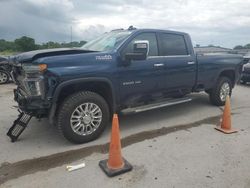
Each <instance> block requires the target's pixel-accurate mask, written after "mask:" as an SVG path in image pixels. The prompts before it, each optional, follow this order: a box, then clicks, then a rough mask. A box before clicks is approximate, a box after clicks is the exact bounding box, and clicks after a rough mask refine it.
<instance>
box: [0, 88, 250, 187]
mask: <svg viewBox="0 0 250 188" xmlns="http://www.w3.org/2000/svg"><path fill="white" fill-rule="evenodd" d="M14 87H15V86H14V84H7V85H1V86H0V104H1V105H0V163H1V167H0V187H25V188H26V187H192V188H193V187H250V171H249V169H250V162H249V160H248V158H249V156H250V136H249V135H250V134H249V133H250V123H249V122H250V116H249V112H250V86H242V85H239V86H236V88H235V89H234V91H233V96H232V100H231V105H232V106H231V107H232V123H233V127H234V128H236V129H238V130H239V132H238V133H235V134H232V135H225V134H222V133H220V132H218V131H216V130H214V127H215V126H216V125H217V124H219V122H220V117H221V114H222V110H223V109H222V108H219V107H216V106H212V105H211V104H210V103H209V100H208V96H207V95H206V94H205V93H200V94H192V95H190V97H191V98H192V99H193V100H192V101H191V102H189V103H185V104H179V105H176V106H172V107H166V108H161V109H157V110H152V111H147V112H142V113H138V114H135V115H129V116H120V117H119V119H120V130H121V136H122V145H123V150H122V152H123V156H124V157H125V158H126V159H127V160H128V161H129V162H130V163H131V164H132V165H133V166H134V169H133V171H131V172H129V173H126V174H124V175H120V176H117V177H114V178H107V177H106V175H105V174H104V173H103V172H102V171H101V169H100V168H99V166H98V162H99V160H101V159H105V158H107V152H108V142H109V136H110V135H109V134H110V126H109V127H108V128H107V129H106V130H105V132H104V134H103V135H102V136H101V137H100V138H99V139H97V140H96V141H93V142H90V143H87V144H82V145H74V144H71V143H69V142H68V141H67V140H65V139H64V138H63V137H62V136H60V134H58V131H57V129H56V127H54V126H51V125H49V123H48V121H47V120H41V121H38V120H36V119H32V120H31V122H30V123H29V126H28V128H27V129H26V130H25V132H24V133H23V134H22V135H21V136H20V139H19V140H18V141H17V142H15V143H11V142H10V140H9V138H8V137H7V136H6V132H7V131H8V129H9V127H10V126H11V124H12V122H13V120H15V118H16V117H17V114H18V113H17V110H16V107H15V105H16V103H15V102H14V101H13V99H12V98H13V94H12V90H13V88H14ZM81 162H85V163H86V167H85V168H82V169H80V170H77V171H74V172H67V171H66V165H69V164H79V163H81Z"/></svg>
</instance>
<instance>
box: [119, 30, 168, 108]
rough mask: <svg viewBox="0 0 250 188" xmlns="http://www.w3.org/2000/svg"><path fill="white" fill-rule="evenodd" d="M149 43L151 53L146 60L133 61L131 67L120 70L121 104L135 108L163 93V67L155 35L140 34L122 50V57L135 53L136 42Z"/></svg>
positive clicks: (122, 67)
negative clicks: (145, 41) (144, 41)
mask: <svg viewBox="0 0 250 188" xmlns="http://www.w3.org/2000/svg"><path fill="white" fill-rule="evenodd" d="M138 40H147V41H149V53H148V57H147V59H146V60H132V61H131V63H130V65H128V66H121V67H119V68H118V74H119V82H120V100H121V101H120V104H122V105H123V106H124V107H133V106H137V105H140V104H141V103H145V102H149V101H150V100H152V99H153V98H154V97H155V96H156V95H159V94H160V93H161V86H160V85H161V83H162V79H164V72H163V67H161V66H160V65H161V64H160V63H159V61H160V59H161V58H160V57H158V45H157V39H156V34H155V33H140V34H138V35H137V36H135V37H134V38H133V39H132V40H131V42H130V43H129V44H128V45H127V46H126V47H125V48H124V49H123V50H122V52H121V56H122V57H123V56H124V55H125V54H126V53H131V52H132V51H133V45H134V42H135V41H138ZM151 57H154V58H151ZM157 57H158V58H157Z"/></svg>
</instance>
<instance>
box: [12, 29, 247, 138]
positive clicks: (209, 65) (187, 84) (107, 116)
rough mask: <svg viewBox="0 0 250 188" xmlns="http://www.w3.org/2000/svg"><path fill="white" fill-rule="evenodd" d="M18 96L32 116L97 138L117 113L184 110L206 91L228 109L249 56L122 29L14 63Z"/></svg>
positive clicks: (68, 132) (174, 36)
mask: <svg viewBox="0 0 250 188" xmlns="http://www.w3.org/2000/svg"><path fill="white" fill-rule="evenodd" d="M11 62H12V64H13V78H14V80H15V82H16V84H17V89H15V90H14V95H15V100H16V101H17V102H18V105H19V108H20V109H21V110H22V111H23V112H25V113H26V114H29V115H32V116H35V117H38V118H44V117H46V118H49V120H50V122H51V123H53V124H56V125H57V126H58V128H59V130H60V131H61V133H62V134H63V135H64V137H65V138H67V139H68V140H70V141H72V142H75V143H84V142H89V141H91V140H94V139H96V138H97V137H99V136H100V134H101V133H102V132H103V130H104V129H105V127H106V125H107V124H108V123H109V121H110V120H111V116H112V114H113V113H123V114H128V113H137V112H142V111H145V110H152V109H155V108H160V107H165V106H170V105H175V104H180V103H183V102H188V101H190V100H191V99H190V98H188V97H185V96H186V95H187V94H189V93H191V92H201V91H205V92H207V93H208V94H209V96H210V101H211V103H212V104H214V105H218V106H221V105H224V104H225V100H226V97H227V96H228V95H231V93H232V89H233V87H234V86H235V83H237V82H238V81H239V79H240V74H241V71H242V64H243V57H242V56H241V55H232V54H223V55H218V54H213V55H196V54H195V52H194V49H193V45H192V42H191V38H190V36H189V35H188V34H187V33H183V32H177V31H166V30H155V29H135V28H133V27H132V28H131V27H130V29H128V30H123V29H122V30H115V31H112V32H109V33H105V34H104V35H103V36H101V37H99V38H96V39H95V40H93V41H90V42H88V43H87V44H85V45H84V46H83V47H82V48H79V49H51V50H39V51H31V52H27V53H23V54H19V55H17V56H16V57H13V58H12V59H11Z"/></svg>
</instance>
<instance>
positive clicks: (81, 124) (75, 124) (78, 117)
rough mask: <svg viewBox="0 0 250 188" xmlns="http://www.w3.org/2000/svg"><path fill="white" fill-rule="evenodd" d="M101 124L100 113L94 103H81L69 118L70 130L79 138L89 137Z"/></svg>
mask: <svg viewBox="0 0 250 188" xmlns="http://www.w3.org/2000/svg"><path fill="white" fill-rule="evenodd" d="M101 122H102V111H101V109H100V107H99V106H98V105H96V104H94V103H83V104H81V105H79V106H77V107H76V108H75V110H74V111H73V113H72V114H71V117H70V125H71V128H72V130H73V131H74V132H75V133H76V134H78V135H81V136H86V135H90V134H92V133H93V132H95V131H96V130H97V128H98V127H99V126H100V124H101Z"/></svg>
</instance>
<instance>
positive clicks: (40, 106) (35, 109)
mask: <svg viewBox="0 0 250 188" xmlns="http://www.w3.org/2000/svg"><path fill="white" fill-rule="evenodd" d="M14 100H15V101H16V102H17V103H18V107H19V109H20V110H21V111H23V112H25V113H27V114H30V115H33V116H36V117H43V116H46V115H47V114H48V109H49V106H50V104H49V103H48V102H46V101H44V100H43V99H42V98H41V97H39V96H28V95H27V94H26V93H25V91H24V90H23V89H21V88H20V87H17V89H14Z"/></svg>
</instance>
